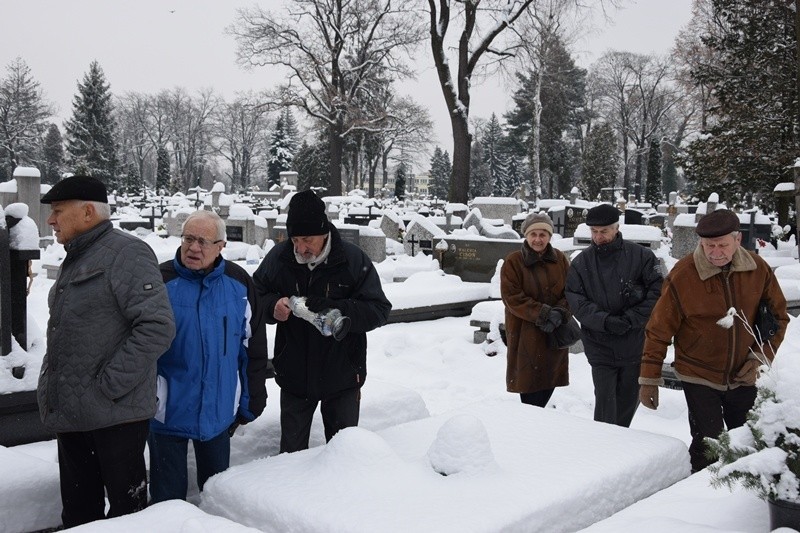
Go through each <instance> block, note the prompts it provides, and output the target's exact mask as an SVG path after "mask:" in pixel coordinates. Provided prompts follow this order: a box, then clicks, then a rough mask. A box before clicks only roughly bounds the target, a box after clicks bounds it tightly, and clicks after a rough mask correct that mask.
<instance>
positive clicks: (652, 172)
mask: <svg viewBox="0 0 800 533" xmlns="http://www.w3.org/2000/svg"><path fill="white" fill-rule="evenodd" d="M646 186H647V192H646V193H645V201H647V202H649V203H651V204H652V205H653V206H654V207H655V206H657V205H658V204H660V203H661V202H662V201H663V200H664V194H663V193H662V191H661V186H662V183H661V142H660V141H659V140H658V139H650V151H649V152H648V154H647V184H646Z"/></svg>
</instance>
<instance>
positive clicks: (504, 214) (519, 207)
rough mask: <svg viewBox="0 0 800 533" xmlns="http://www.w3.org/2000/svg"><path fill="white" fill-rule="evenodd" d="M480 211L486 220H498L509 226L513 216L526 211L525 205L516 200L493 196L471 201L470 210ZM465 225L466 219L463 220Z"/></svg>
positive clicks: (480, 197)
mask: <svg viewBox="0 0 800 533" xmlns="http://www.w3.org/2000/svg"><path fill="white" fill-rule="evenodd" d="M476 208H477V209H480V211H481V214H482V215H483V216H484V217H486V218H499V219H502V220H503V222H504V223H505V224H508V225H509V226H510V225H511V221H512V220H513V218H514V215H516V214H518V213H521V212H522V211H524V210H527V203H526V202H523V201H521V200H517V199H516V198H497V197H494V196H479V197H477V198H475V199H474V200H472V209H473V210H474V209H476ZM464 222H465V223H466V219H465V220H464Z"/></svg>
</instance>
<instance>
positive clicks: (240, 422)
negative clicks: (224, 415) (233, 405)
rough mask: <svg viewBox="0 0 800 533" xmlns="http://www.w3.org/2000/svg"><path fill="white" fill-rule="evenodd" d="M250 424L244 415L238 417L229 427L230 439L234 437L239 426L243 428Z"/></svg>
mask: <svg viewBox="0 0 800 533" xmlns="http://www.w3.org/2000/svg"><path fill="white" fill-rule="evenodd" d="M248 422H249V420H247V419H246V418H245V417H243V416H242V415H236V420H234V421H233V424H231V425H230V426H228V436H229V437H233V434H234V433H236V429H237V428H238V427H239V426H243V425H245V424H247V423H248Z"/></svg>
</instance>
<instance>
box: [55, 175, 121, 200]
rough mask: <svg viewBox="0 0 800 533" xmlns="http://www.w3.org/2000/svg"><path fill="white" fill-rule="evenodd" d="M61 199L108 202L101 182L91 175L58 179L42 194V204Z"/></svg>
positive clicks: (104, 187)
mask: <svg viewBox="0 0 800 533" xmlns="http://www.w3.org/2000/svg"><path fill="white" fill-rule="evenodd" d="M63 200H85V201H87V202H102V203H104V204H107V203H108V193H106V186H105V185H103V182H102V181H100V180H98V179H96V178H93V177H91V176H70V177H69V178H64V179H63V180H61V181H59V182H58V183H56V184H55V185H53V188H52V189H50V190H49V191H47V194H45V195H44V196H42V199H41V202H42V203H43V204H52V203H53V202H61V201H63Z"/></svg>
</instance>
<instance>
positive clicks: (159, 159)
mask: <svg viewBox="0 0 800 533" xmlns="http://www.w3.org/2000/svg"><path fill="white" fill-rule="evenodd" d="M170 179H171V176H170V166H169V152H168V151H167V149H166V148H165V147H164V146H159V148H158V150H157V151H156V191H157V192H158V194H166V193H167V191H168V190H169V183H170Z"/></svg>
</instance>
